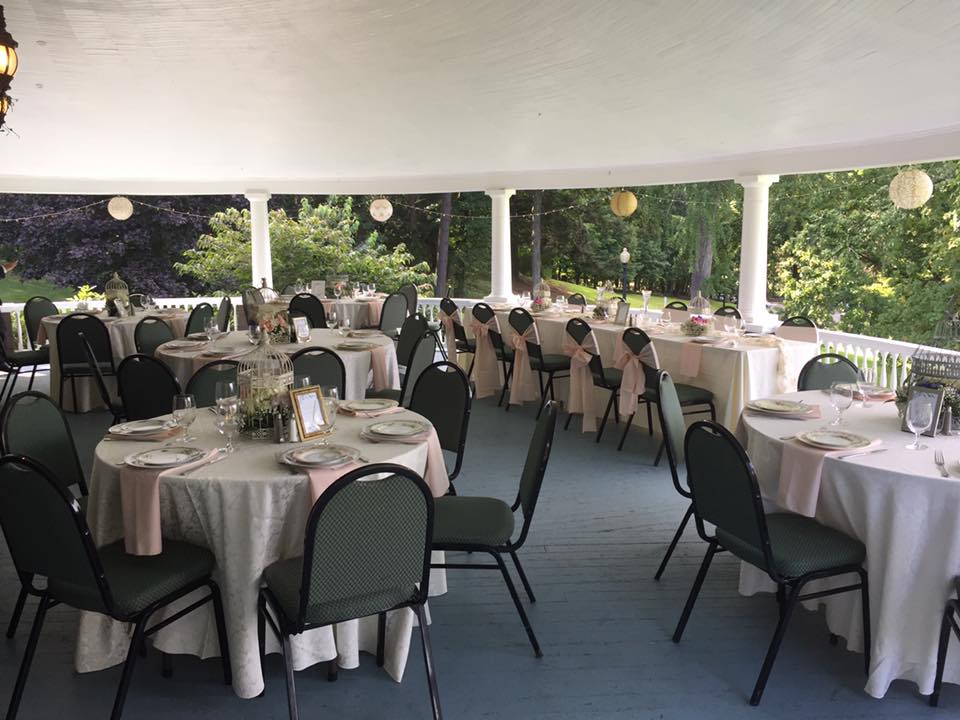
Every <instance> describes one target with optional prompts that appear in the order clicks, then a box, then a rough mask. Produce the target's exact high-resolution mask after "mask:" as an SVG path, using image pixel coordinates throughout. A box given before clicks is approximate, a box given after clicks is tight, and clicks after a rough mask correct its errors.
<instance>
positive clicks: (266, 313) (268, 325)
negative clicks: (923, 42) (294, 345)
mask: <svg viewBox="0 0 960 720" xmlns="http://www.w3.org/2000/svg"><path fill="white" fill-rule="evenodd" d="M257 324H258V325H259V326H260V331H261V332H262V333H265V334H266V335H268V336H269V337H270V342H272V343H273V344H274V345H284V344H286V343H289V342H290V311H289V308H288V306H287V305H286V304H285V303H272V302H265V303H261V304H260V306H259V307H258V308H257Z"/></svg>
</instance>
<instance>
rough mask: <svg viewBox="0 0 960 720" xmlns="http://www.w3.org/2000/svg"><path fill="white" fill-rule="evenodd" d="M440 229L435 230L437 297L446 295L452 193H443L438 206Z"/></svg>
mask: <svg viewBox="0 0 960 720" xmlns="http://www.w3.org/2000/svg"><path fill="white" fill-rule="evenodd" d="M440 212H441V213H443V214H442V215H441V216H440V227H439V228H438V229H437V285H436V288H435V289H434V293H435V294H436V296H437V297H443V296H445V295H446V294H447V258H448V256H449V254H450V220H451V218H450V214H451V213H452V212H453V193H444V194H443V201H442V203H441V205H440Z"/></svg>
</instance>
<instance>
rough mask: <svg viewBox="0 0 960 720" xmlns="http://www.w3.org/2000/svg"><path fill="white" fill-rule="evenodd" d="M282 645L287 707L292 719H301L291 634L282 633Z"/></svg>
mask: <svg viewBox="0 0 960 720" xmlns="http://www.w3.org/2000/svg"><path fill="white" fill-rule="evenodd" d="M280 647H281V648H282V649H283V669H284V672H285V674H286V678H287V708H288V710H289V712H290V720H300V709H299V708H298V707H297V686H296V684H295V683H294V681H293V652H292V650H291V648H290V636H289V635H287V634H286V633H282V634H281V636H280Z"/></svg>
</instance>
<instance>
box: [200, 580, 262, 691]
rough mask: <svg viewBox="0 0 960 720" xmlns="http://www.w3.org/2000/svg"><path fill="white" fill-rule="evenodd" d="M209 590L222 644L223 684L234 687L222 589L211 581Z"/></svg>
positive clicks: (219, 639) (218, 639)
mask: <svg viewBox="0 0 960 720" xmlns="http://www.w3.org/2000/svg"><path fill="white" fill-rule="evenodd" d="M209 588H210V596H211V597H212V598H213V616H214V619H215V620H216V621H217V641H218V642H219V643H220V662H221V664H222V665H223V683H224V685H233V668H232V667H231V663H230V645H229V643H228V642H227V623H226V620H225V619H224V617H223V600H222V598H221V597H220V587H219V586H218V585H217V584H216V583H215V582H214V581H213V580H211V581H210V583H209ZM258 617H259V614H258ZM258 622H262V621H258ZM258 631H259V625H258Z"/></svg>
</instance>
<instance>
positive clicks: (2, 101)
mask: <svg viewBox="0 0 960 720" xmlns="http://www.w3.org/2000/svg"><path fill="white" fill-rule="evenodd" d="M19 65H20V58H19V57H17V41H16V40H14V39H13V36H12V35H11V34H10V33H9V31H8V30H7V21H6V19H5V18H4V16H3V5H0V129H2V128H3V121H4V118H5V116H6V114H7V111H8V110H9V109H10V105H11V102H10V96H9V95H8V94H7V91H8V90H9V89H10V81H11V80H13V76H14V75H16V74H17V67H18V66H19Z"/></svg>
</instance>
